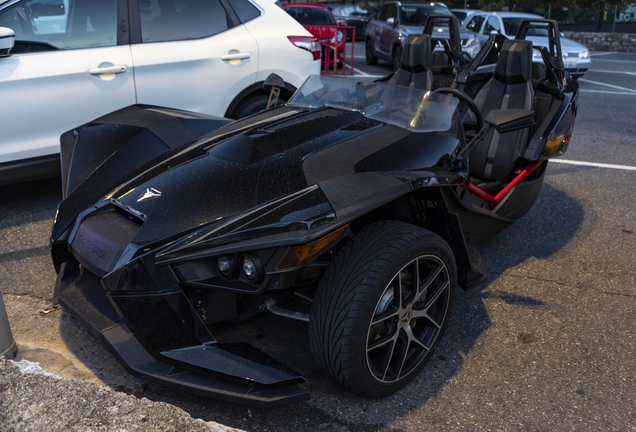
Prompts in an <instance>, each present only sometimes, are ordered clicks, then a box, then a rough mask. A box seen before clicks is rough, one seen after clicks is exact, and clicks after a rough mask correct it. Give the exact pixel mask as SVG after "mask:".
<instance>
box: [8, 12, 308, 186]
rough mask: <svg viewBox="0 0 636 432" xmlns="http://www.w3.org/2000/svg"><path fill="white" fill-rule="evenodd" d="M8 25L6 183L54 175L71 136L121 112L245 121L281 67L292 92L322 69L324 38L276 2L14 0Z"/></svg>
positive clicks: (257, 108) (288, 93) (261, 101)
mask: <svg viewBox="0 0 636 432" xmlns="http://www.w3.org/2000/svg"><path fill="white" fill-rule="evenodd" d="M129 13H130V15H129ZM0 27H2V28H5V31H6V32H11V33H12V34H15V38H14V39H15V44H14V45H13V48H12V49H11V50H10V52H9V56H6V57H4V58H0V95H2V96H1V100H2V106H3V107H4V108H3V110H2V115H1V116H0V183H9V182H12V181H17V180H25V179H33V178H38V177H45V176H50V175H55V173H58V172H59V164H60V162H59V156H58V154H59V149H60V135H61V134H62V133H63V132H65V131H67V130H69V129H70V128H72V127H74V126H76V125H77V124H81V123H85V122H87V121H89V120H91V119H93V118H95V117H96V116H100V115H103V114H106V113H108V112H111V111H112V110H114V109H120V108H123V107H126V106H129V105H133V104H135V103H140V104H158V105H163V106H170V107H172V108H177V109H185V110H193V111H197V112H201V113H205V114H210V115H215V116H223V117H230V118H239V117H243V116H246V115H248V114H251V113H254V112H257V111H260V110H261V109H263V108H264V107H265V105H266V103H267V94H265V93H263V90H262V83H263V81H264V80H265V78H266V77H267V76H268V75H269V74H271V73H272V72H275V73H277V74H278V75H280V76H281V77H282V78H283V79H284V80H285V82H286V84H287V91H286V92H285V97H289V96H291V94H292V93H293V92H294V91H295V90H296V88H297V87H299V86H300V84H302V83H303V81H304V80H305V79H306V78H307V77H308V76H309V75H310V74H316V73H319V71H320V62H319V61H318V59H319V56H320V51H319V46H318V44H317V42H316V41H315V38H314V37H313V36H312V35H311V34H310V33H308V32H307V31H306V30H305V29H304V28H302V26H300V25H299V24H298V23H297V22H296V21H295V20H293V19H292V18H290V17H289V15H288V14H286V13H285V12H284V11H283V10H282V9H280V8H279V7H278V6H276V5H275V4H274V3H273V2H271V1H270V0H227V2H226V1H225V0H224V1H219V0H178V1H172V0H128V1H125V0H119V1H118V0H99V1H98V0H74V1H71V0H47V1H46V2H43V1H42V0H10V1H9V2H7V3H4V4H2V5H1V6H0ZM7 34H8V33H7ZM7 40H8V39H7ZM257 41H258V42H257ZM12 44H13V38H12ZM312 51H313V52H312ZM177 77H178V78H177Z"/></svg>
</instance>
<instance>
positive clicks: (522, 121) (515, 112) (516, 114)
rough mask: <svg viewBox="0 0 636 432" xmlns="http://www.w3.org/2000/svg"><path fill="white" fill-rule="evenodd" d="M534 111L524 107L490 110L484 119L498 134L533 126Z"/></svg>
mask: <svg viewBox="0 0 636 432" xmlns="http://www.w3.org/2000/svg"><path fill="white" fill-rule="evenodd" d="M533 114H534V111H532V110H524V109H504V110H492V111H490V112H489V113H488V115H487V116H486V118H485V119H484V121H485V122H486V123H488V124H489V125H491V126H492V127H494V128H495V130H496V131H497V132H499V133H500V134H502V133H506V132H513V131H516V130H519V129H525V128H527V127H530V126H534V120H533V119H532V116H533Z"/></svg>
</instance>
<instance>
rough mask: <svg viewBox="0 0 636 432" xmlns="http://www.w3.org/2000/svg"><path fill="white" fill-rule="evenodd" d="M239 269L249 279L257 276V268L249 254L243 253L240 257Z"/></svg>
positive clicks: (252, 279)
mask: <svg viewBox="0 0 636 432" xmlns="http://www.w3.org/2000/svg"><path fill="white" fill-rule="evenodd" d="M241 270H242V271H243V274H244V275H245V277H246V278H247V279H248V280H250V281H252V282H253V281H255V280H256V279H257V278H258V268H257V267H256V261H254V258H252V257H251V256H249V255H243V256H242V257H241Z"/></svg>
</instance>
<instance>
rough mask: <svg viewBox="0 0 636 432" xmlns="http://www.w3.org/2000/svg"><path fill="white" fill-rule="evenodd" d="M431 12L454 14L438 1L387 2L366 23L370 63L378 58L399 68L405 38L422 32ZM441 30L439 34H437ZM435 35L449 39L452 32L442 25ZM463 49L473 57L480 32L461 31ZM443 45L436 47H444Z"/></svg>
mask: <svg viewBox="0 0 636 432" xmlns="http://www.w3.org/2000/svg"><path fill="white" fill-rule="evenodd" d="M429 15H451V11H450V9H448V8H447V7H446V6H444V5H443V4H439V3H424V4H416V3H401V2H390V3H385V4H384V6H382V7H381V8H380V10H379V11H378V13H377V14H376V15H375V16H374V17H373V19H371V21H369V23H368V24H367V34H366V42H365V48H366V60H367V63H368V64H370V65H373V64H377V62H378V59H381V60H384V61H387V62H389V63H391V64H392V65H393V70H397V69H398V68H399V67H400V59H401V58H402V50H403V49H404V41H406V38H407V37H408V36H409V35H411V34H421V33H422V32H423V31H424V24H426V19H427V18H428V16H429ZM438 32H439V33H438ZM435 35H436V37H438V38H444V39H447V38H448V37H449V33H448V32H447V31H444V30H443V29H442V28H439V29H436V33H435ZM460 38H461V41H462V52H463V54H464V56H465V57H466V58H471V59H472V58H473V57H475V55H476V54H477V53H478V52H479V49H480V48H481V45H480V43H479V39H478V38H477V35H476V34H475V33H472V32H467V31H465V30H464V31H461V32H460ZM442 49H443V48H442V47H441V46H438V47H436V48H435V50H442Z"/></svg>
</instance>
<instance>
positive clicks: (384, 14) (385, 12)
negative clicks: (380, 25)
mask: <svg viewBox="0 0 636 432" xmlns="http://www.w3.org/2000/svg"><path fill="white" fill-rule="evenodd" d="M389 6H391V5H384V6H382V7H381V8H380V12H379V13H378V16H377V17H376V19H377V20H378V21H386V19H387V18H388V17H389Z"/></svg>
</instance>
